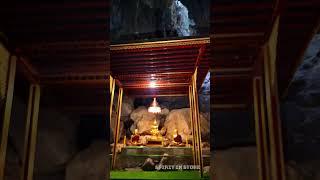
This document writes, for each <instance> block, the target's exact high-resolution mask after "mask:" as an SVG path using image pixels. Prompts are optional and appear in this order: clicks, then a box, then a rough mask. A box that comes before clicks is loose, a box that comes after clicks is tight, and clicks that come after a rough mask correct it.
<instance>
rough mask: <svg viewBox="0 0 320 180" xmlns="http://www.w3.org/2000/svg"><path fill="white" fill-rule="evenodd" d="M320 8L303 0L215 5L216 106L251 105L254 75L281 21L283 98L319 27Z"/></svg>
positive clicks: (279, 60) (212, 35) (212, 22)
mask: <svg viewBox="0 0 320 180" xmlns="http://www.w3.org/2000/svg"><path fill="white" fill-rule="evenodd" d="M319 9H320V2H319V1H316V0H315V1H313V0H311V1H303V0H274V1H257V2H252V1H251V2H249V1H237V2H232V3H231V2H222V1H216V2H213V3H212V4H211V19H210V29H211V30H210V38H211V43H210V47H211V52H212V53H211V55H212V56H211V61H210V67H211V71H212V77H213V81H212V82H211V83H212V86H213V94H214V95H213V97H212V98H213V102H214V103H217V104H221V105H222V106H223V107H230V108H232V107H248V105H250V104H252V99H251V98H252V75H253V71H254V67H255V64H256V63H257V60H258V56H259V52H260V51H261V47H262V46H263V45H264V43H265V42H266V40H267V38H268V37H269V36H270V33H271V29H272V26H273V24H274V22H275V18H276V17H277V16H280V20H279V34H278V44H277V48H278V53H277V54H278V56H277V74H278V82H279V86H278V88H279V95H284V94H285V91H286V88H288V85H289V82H290V80H291V79H292V77H293V73H294V72H295V71H296V68H297V65H299V63H300V62H301V60H302V57H303V54H304V51H305V49H306V48H307V45H308V42H309V41H310V40H311V38H312V37H313V35H314V34H315V32H316V30H317V29H318V27H319V23H320V21H319V19H320V13H319Z"/></svg>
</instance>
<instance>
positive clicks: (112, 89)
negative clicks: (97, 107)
mask: <svg viewBox="0 0 320 180" xmlns="http://www.w3.org/2000/svg"><path fill="white" fill-rule="evenodd" d="M109 78H110V95H111V96H110V121H111V117H112V107H113V98H114V90H115V87H116V85H115V82H116V81H115V79H113V77H112V76H111V75H110V76H109Z"/></svg>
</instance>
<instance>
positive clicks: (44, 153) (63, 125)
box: [7, 97, 78, 177]
mask: <svg viewBox="0 0 320 180" xmlns="http://www.w3.org/2000/svg"><path fill="white" fill-rule="evenodd" d="M13 107H14V109H15V113H13V114H12V120H11V127H10V133H9V137H10V138H9V140H10V147H11V148H12V149H14V150H15V151H13V152H14V153H15V156H16V157H15V156H8V157H7V160H8V161H9V162H15V160H14V159H13V158H18V159H19V161H21V160H22V153H23V144H24V128H25V119H26V108H27V107H26V105H24V104H23V101H22V100H21V99H20V98H19V97H15V98H14V101H13ZM77 123H78V121H77V120H73V119H70V118H68V117H66V116H63V115H62V114H60V113H59V112H57V111H55V110H53V109H50V108H46V107H43V108H40V112H39V120H38V134H37V144H36V155H35V169H34V174H35V177H37V176H38V175H39V174H42V175H45V174H51V175H52V174H54V173H59V172H60V171H63V170H64V168H65V164H66V163H67V162H68V161H69V160H70V159H71V158H72V157H73V156H74V154H76V152H77V144H76V127H77ZM18 166H21V162H20V163H19V165H18Z"/></svg>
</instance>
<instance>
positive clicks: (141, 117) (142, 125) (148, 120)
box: [130, 106, 159, 133]
mask: <svg viewBox="0 0 320 180" xmlns="http://www.w3.org/2000/svg"><path fill="white" fill-rule="evenodd" d="M155 117H156V115H155V114H153V113H150V112H148V109H147V108H146V107H144V106H140V107H138V108H137V109H135V110H134V111H133V112H132V113H131V115H130V118H131V119H132V120H133V121H134V124H133V125H132V126H131V132H132V133H133V132H134V130H135V129H138V133H144V132H147V131H150V130H151V127H152V125H153V123H154V120H155ZM158 124H159V122H158Z"/></svg>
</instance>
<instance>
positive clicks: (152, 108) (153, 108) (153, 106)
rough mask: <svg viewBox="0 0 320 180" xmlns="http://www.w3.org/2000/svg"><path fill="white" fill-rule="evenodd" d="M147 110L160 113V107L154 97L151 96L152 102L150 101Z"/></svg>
mask: <svg viewBox="0 0 320 180" xmlns="http://www.w3.org/2000/svg"><path fill="white" fill-rule="evenodd" d="M148 112H151V113H160V112H161V108H160V106H159V104H158V102H157V100H156V98H153V102H152V103H151V105H150V107H149V108H148Z"/></svg>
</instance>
